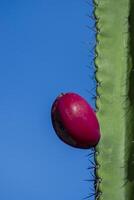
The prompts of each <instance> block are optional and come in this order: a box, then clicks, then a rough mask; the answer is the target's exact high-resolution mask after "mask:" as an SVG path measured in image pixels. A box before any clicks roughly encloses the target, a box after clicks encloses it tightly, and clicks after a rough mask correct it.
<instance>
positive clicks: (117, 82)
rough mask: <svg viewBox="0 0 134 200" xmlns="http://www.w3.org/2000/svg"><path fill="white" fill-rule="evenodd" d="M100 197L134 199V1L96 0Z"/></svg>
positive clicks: (98, 193) (97, 160)
mask: <svg viewBox="0 0 134 200" xmlns="http://www.w3.org/2000/svg"><path fill="white" fill-rule="evenodd" d="M94 4H95V17H96V27H97V35H96V38H97V44H96V58H95V65H96V80H97V82H98V83H99V84H98V86H97V100H96V107H97V117H98V120H99V122H100V127H101V134H102V136H101V140H100V142H99V144H98V145H97V147H96V151H97V152H98V155H97V156H96V158H95V160H96V164H97V165H98V166H99V168H98V169H97V170H96V176H97V179H98V182H97V183H98V184H97V185H96V192H97V195H96V199H97V200H98V199H99V200H134V89H133V88H134V29H133V28H134V14H133V13H134V0H94Z"/></svg>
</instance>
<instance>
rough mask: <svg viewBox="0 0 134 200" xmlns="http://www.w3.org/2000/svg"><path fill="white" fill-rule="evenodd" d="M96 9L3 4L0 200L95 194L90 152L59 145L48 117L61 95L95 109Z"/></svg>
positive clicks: (41, 0)
mask: <svg viewBox="0 0 134 200" xmlns="http://www.w3.org/2000/svg"><path fill="white" fill-rule="evenodd" d="M92 10H93V7H92V6H91V4H90V5H88V4H87V3H86V1H83V0H68V1H64V0H19V1H18V0H3V1H2V0H0V200H53V199H58V200H81V199H82V198H84V197H86V196H87V195H89V194H92V193H93V191H92V190H91V185H90V184H89V183H88V182H85V181H83V180H84V179H88V178H90V173H89V170H87V167H88V166H89V165H90V162H89V159H88V157H86V155H87V154H88V153H89V150H81V149H75V148H72V147H70V146H68V145H65V144H64V143H63V142H61V141H60V140H59V138H58V137H57V136H56V134H55V132H54V130H53V128H52V125H51V118H50V109H51V105H52V102H53V101H54V99H55V98H56V96H57V95H59V93H60V92H68V91H72V92H76V93H79V94H80V95H82V96H83V97H85V98H86V99H87V100H88V101H89V103H91V105H92V106H93V107H94V101H93V100H92V98H91V96H92V94H93V93H94V89H93V88H94V87H95V81H94V79H93V77H94V72H93V66H92V61H93V52H91V49H92V48H93V45H94V42H95V33H94V32H93V31H92V29H90V28H89V27H92V25H93V23H92V22H91V20H90V18H89V17H87V16H86V15H87V14H89V15H91V13H92ZM88 66H91V68H88ZM89 199H91V200H92V199H94V198H89Z"/></svg>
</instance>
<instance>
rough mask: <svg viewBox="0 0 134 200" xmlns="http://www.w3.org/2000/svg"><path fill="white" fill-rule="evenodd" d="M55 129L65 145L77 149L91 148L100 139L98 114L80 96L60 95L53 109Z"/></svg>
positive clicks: (71, 94) (52, 115) (52, 116)
mask: <svg viewBox="0 0 134 200" xmlns="http://www.w3.org/2000/svg"><path fill="white" fill-rule="evenodd" d="M51 118H52V124H53V127H54V129H55V131H56V133H57V135H58V136H59V137H60V139H61V140H63V141H64V142H65V143H67V144H69V145H71V146H73V147H77V148H90V147H93V146H95V145H96V144H97V143H98V142H99V139H100V128H99V123H98V120H97V118H96V114H95V112H94V111H93V109H92V108H91V106H90V105H89V104H88V103H87V101H86V100H85V99H84V98H83V97H81V96H80V95H78V94H75V93H71V92H70V93H65V94H61V95H59V96H58V97H57V98H56V100H55V101H54V103H53V105H52V109H51Z"/></svg>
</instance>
